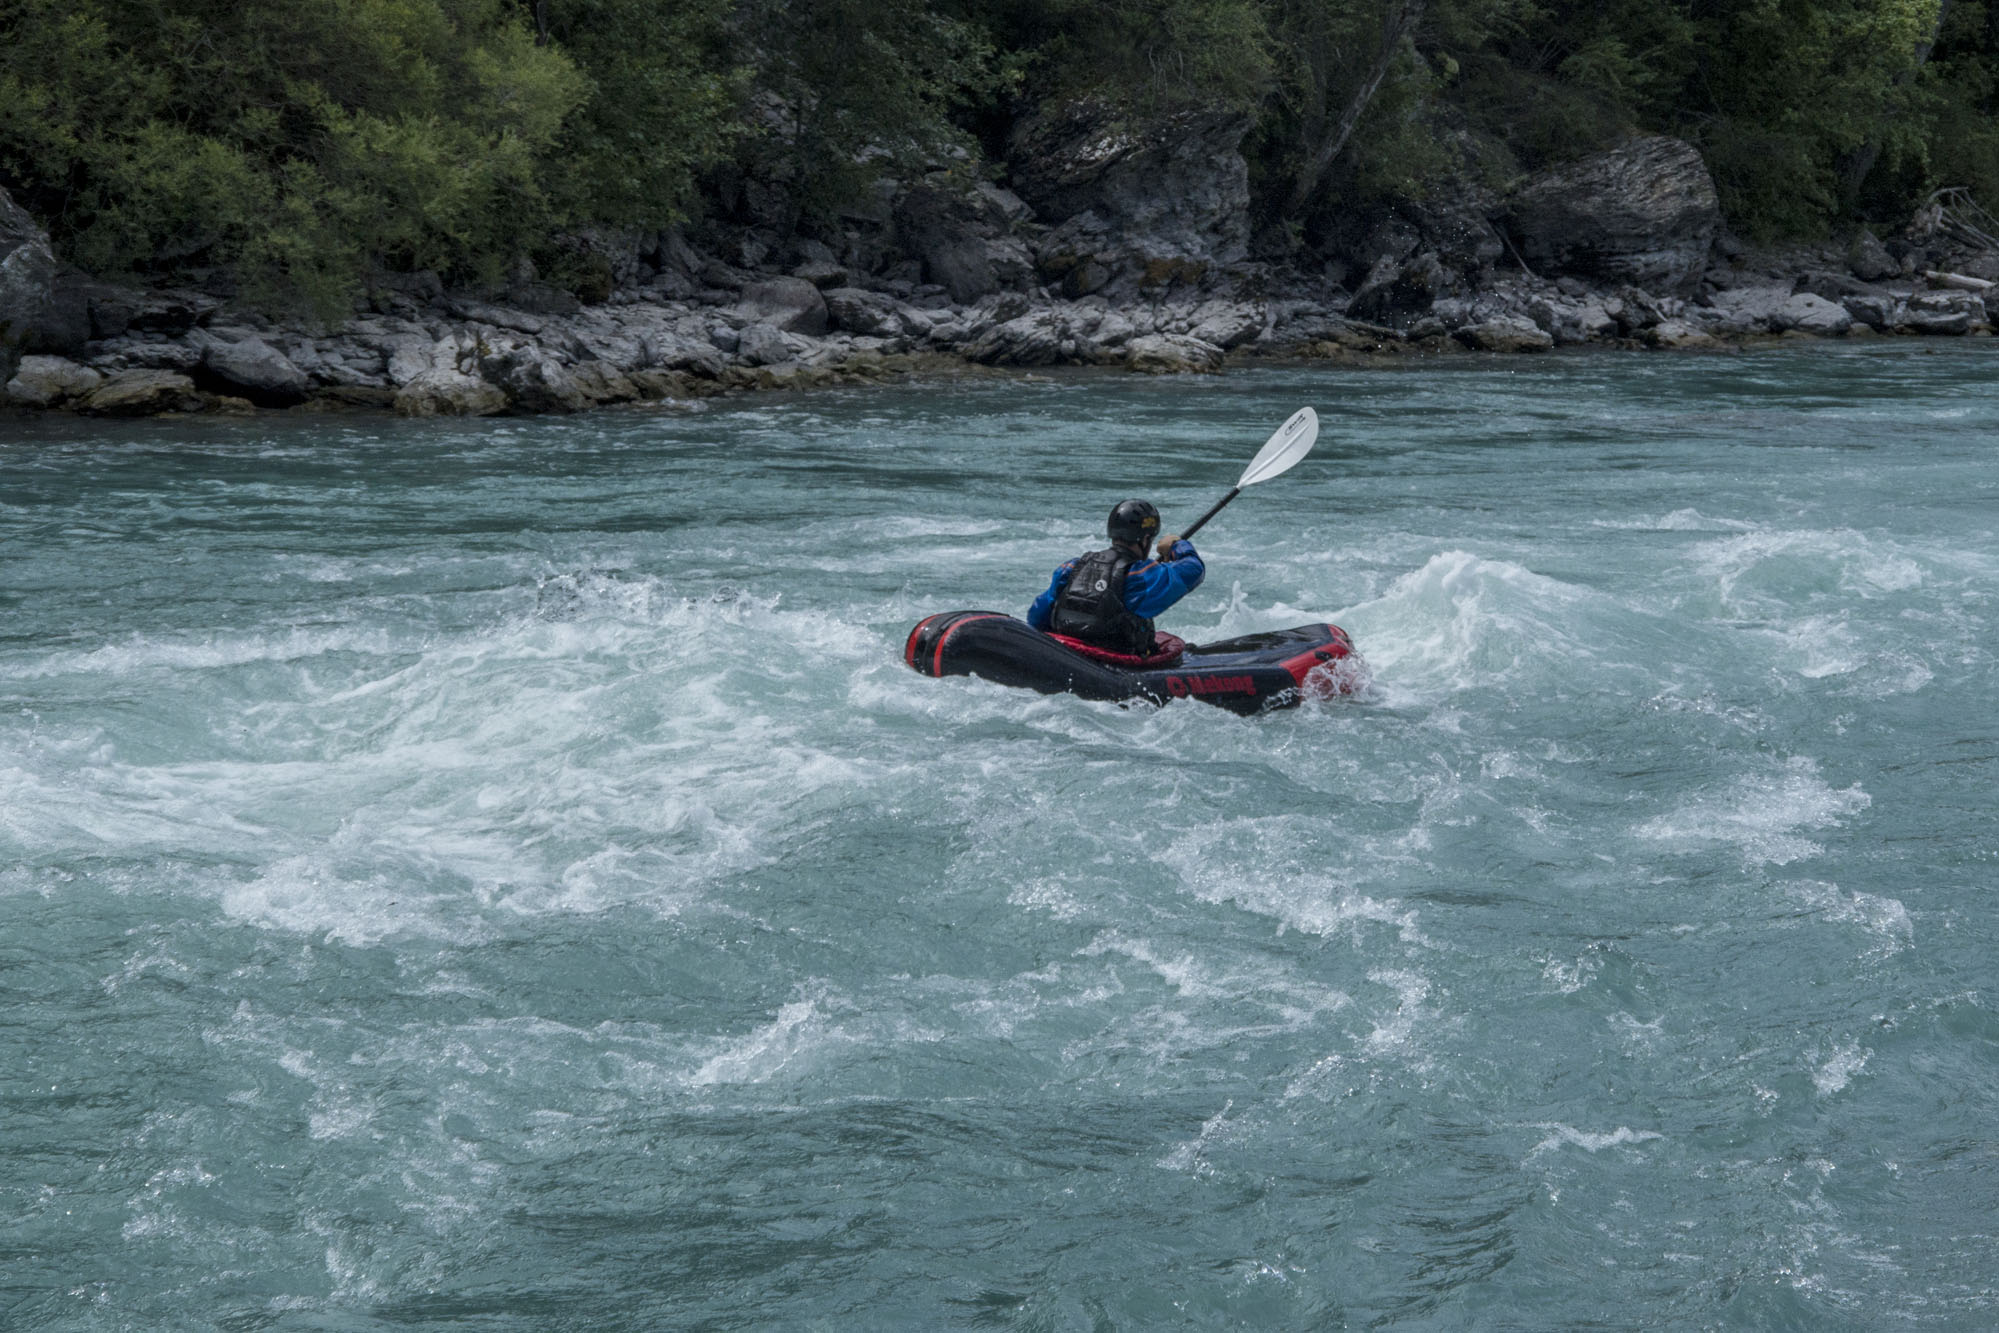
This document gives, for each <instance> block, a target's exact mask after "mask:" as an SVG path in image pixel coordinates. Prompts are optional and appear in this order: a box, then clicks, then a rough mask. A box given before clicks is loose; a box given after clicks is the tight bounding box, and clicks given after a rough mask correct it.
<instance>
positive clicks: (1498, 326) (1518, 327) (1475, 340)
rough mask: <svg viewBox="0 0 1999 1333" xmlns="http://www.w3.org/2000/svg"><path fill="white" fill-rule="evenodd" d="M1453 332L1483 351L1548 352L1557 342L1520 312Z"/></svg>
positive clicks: (1454, 335)
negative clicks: (1519, 313)
mask: <svg viewBox="0 0 1999 1333" xmlns="http://www.w3.org/2000/svg"><path fill="white" fill-rule="evenodd" d="M1452 336H1453V337H1455V338H1456V339H1457V340H1458V341H1459V342H1461V343H1463V344H1464V345H1465V346H1467V347H1471V348H1474V349H1476V350H1478V351H1481V352H1545V351H1547V350H1548V349H1549V348H1551V347H1553V346H1554V345H1555V340H1554V339H1553V338H1552V337H1550V336H1549V335H1548V334H1547V333H1545V332H1543V331H1542V329H1541V328H1540V327H1539V326H1538V325H1536V324H1535V323H1534V322H1533V321H1532V320H1530V319H1524V318H1522V317H1520V316H1517V315H1512V316H1504V317H1501V318H1499V319H1489V320H1486V321H1484V322H1482V323H1478V324H1466V325H1465V326H1463V327H1462V328H1460V329H1458V330H1457V331H1456V332H1455V333H1454V334H1452Z"/></svg>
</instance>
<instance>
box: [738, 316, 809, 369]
mask: <svg viewBox="0 0 1999 1333" xmlns="http://www.w3.org/2000/svg"><path fill="white" fill-rule="evenodd" d="M736 355H738V356H740V357H741V358H742V359H743V360H744V361H746V362H748V363H749V364H750V365H753V366H779V365H783V364H784V363H785V362H787V361H792V360H796V359H797V355H798V354H797V353H796V352H795V351H794V350H793V349H792V346H791V343H790V341H789V340H788V339H787V338H786V337H785V336H784V334H782V333H780V332H779V331H778V329H777V327H776V326H775V325H772V324H752V325H750V326H749V327H748V328H746V329H744V330H743V331H742V333H741V334H740V335H739V336H738V338H737V341H736Z"/></svg>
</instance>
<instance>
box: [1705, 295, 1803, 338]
mask: <svg viewBox="0 0 1999 1333" xmlns="http://www.w3.org/2000/svg"><path fill="white" fill-rule="evenodd" d="M1791 295H1792V293H1791V289H1790V288H1789V287H1777V286H1768V285H1764V286H1755V287H1736V288H1732V289H1730V290H1729V291H1725V292H1716V293H1715V294H1714V295H1713V296H1712V297H1710V298H1709V300H1710V301H1711V302H1712V303H1713V308H1714V309H1715V310H1716V311H1718V312H1720V315H1721V319H1720V320H1719V321H1718V322H1717V328H1716V331H1717V332H1722V333H1733V334H1747V333H1781V332H1783V331H1784V330H1785V329H1787V328H1789V327H1790V325H1789V324H1788V323H1786V322H1785V321H1784V316H1783V311H1784V307H1785V306H1786V305H1787V304H1788V303H1789V302H1790V300H1791Z"/></svg>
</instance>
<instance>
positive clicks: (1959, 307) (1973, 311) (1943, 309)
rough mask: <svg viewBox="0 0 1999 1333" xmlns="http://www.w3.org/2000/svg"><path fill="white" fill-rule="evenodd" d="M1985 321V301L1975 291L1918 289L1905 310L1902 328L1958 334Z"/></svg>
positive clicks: (1930, 332) (1916, 331)
mask: <svg viewBox="0 0 1999 1333" xmlns="http://www.w3.org/2000/svg"><path fill="white" fill-rule="evenodd" d="M1983 323H1985V302H1984V301H1983V300H1982V299H1980V298H1979V297H1978V295H1977V294H1976V293H1973V292H1955V291H1942V292H1917V293H1915V294H1914V295H1912V296H1910V297H1909V301H1908V304H1907V305H1906V306H1904V307H1903V310H1902V327H1903V328H1905V329H1908V330H1909V331H1911V332H1913V333H1928V334H1943V335H1957V334H1964V333H1969V332H1971V329H1972V327H1973V326H1974V325H1977V324H1983Z"/></svg>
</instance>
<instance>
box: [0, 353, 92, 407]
mask: <svg viewBox="0 0 1999 1333" xmlns="http://www.w3.org/2000/svg"><path fill="white" fill-rule="evenodd" d="M103 382H104V377H103V376H102V375H100V374H98V373H97V372H96V371H94V370H92V369H91V368H90V367H88V366H80V365H78V364H77V363H76V362H74V361H70V360H67V359H65V358H63V357H60V356H24V357H22V358H21V365H20V368H19V369H18V370H16V371H15V372H14V378H12V379H10V380H8V381H7V393H6V399H7V401H8V402H10V403H12V404H14V405H15V406H16V407H55V406H57V405H58V404H60V403H63V402H66V401H69V400H71V399H76V398H84V397H87V396H89V394H90V393H91V391H92V390H94V389H96V388H97V386H98V385H100V384H102V383H103Z"/></svg>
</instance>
